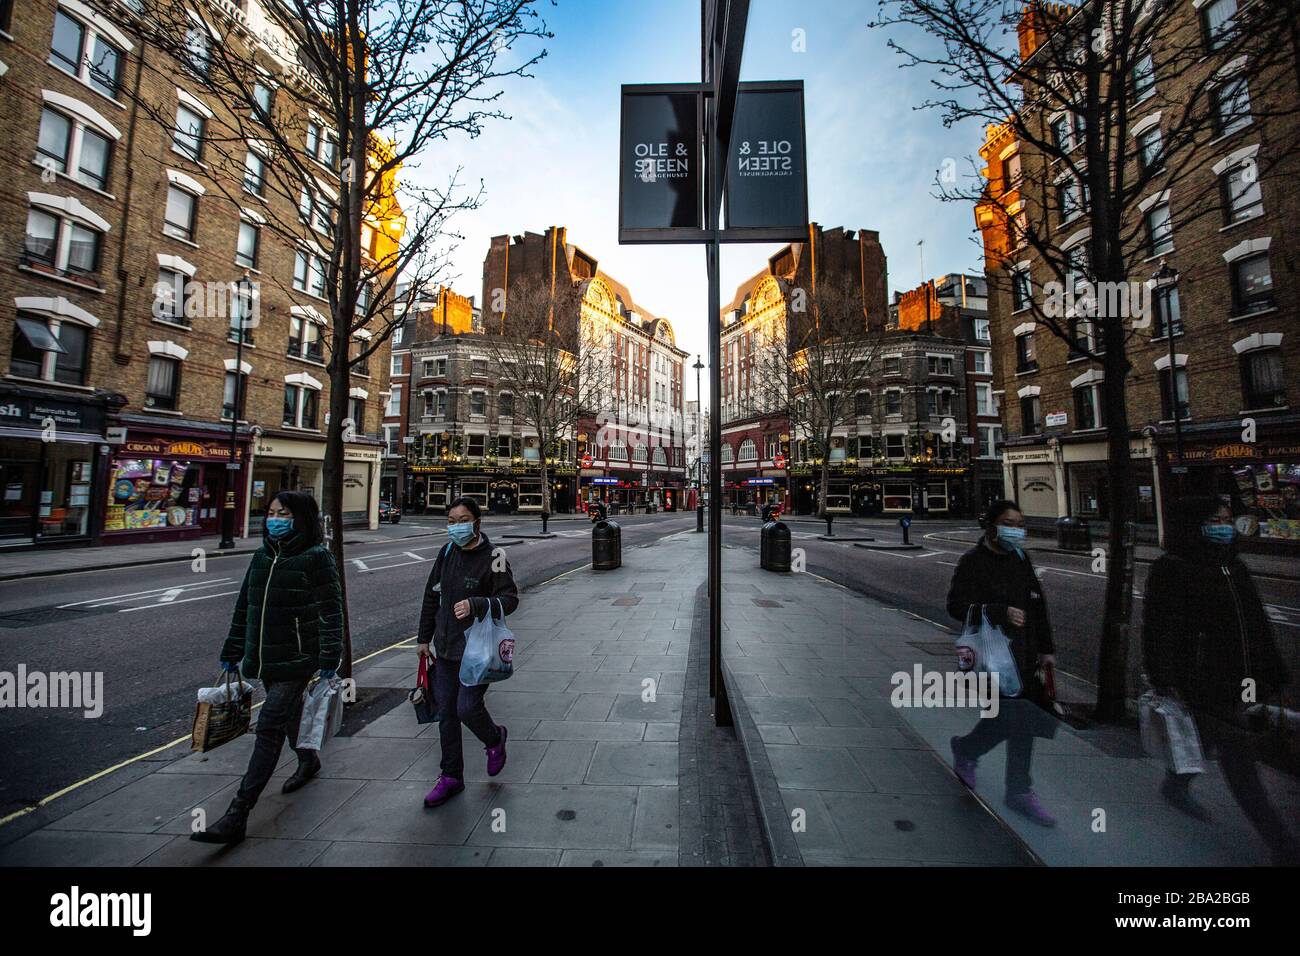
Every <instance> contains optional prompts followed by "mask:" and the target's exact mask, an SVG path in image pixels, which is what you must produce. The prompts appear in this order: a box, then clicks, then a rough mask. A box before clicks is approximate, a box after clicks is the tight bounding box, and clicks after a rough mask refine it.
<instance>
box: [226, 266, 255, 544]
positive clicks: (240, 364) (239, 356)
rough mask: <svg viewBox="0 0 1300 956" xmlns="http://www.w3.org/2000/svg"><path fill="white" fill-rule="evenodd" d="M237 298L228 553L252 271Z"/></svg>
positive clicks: (239, 283) (228, 476)
mask: <svg viewBox="0 0 1300 956" xmlns="http://www.w3.org/2000/svg"><path fill="white" fill-rule="evenodd" d="M234 285H235V295H234V299H233V301H232V304H231V308H232V309H234V310H238V321H237V322H235V323H233V327H234V330H235V394H234V399H233V404H232V407H231V409H230V460H229V461H228V462H226V500H225V503H224V505H223V507H222V510H221V541H219V542H218V543H217V547H218V548H219V549H221V550H227V549H230V548H233V547H234V546H235V482H236V481H238V480H239V473H240V461H239V413H240V412H241V411H243V407H244V403H243V397H244V336H245V334H246V330H247V328H248V326H249V324H250V323H251V321H252V316H251V314H250V313H251V312H252V310H253V281H252V280H251V279H250V278H249V277H248V272H247V271H245V272H244V275H243V276H242V277H241V278H240V279H239V280H238V281H237V282H235V284H234ZM232 317H233V316H232Z"/></svg>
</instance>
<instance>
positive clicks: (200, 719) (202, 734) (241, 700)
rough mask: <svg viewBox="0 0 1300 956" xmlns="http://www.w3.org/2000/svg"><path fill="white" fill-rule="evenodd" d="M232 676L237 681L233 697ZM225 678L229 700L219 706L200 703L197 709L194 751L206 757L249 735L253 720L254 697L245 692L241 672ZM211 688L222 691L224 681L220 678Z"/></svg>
mask: <svg viewBox="0 0 1300 956" xmlns="http://www.w3.org/2000/svg"><path fill="white" fill-rule="evenodd" d="M232 675H233V677H234V680H235V689H234V692H233V693H232V691H231V689H230V682H231V678H232ZM224 676H225V681H226V685H225V687H226V699H225V700H224V701H222V702H220V703H216V704H208V703H204V702H202V701H200V702H199V703H198V704H197V705H196V706H195V708H194V731H193V733H192V734H191V736H190V750H191V751H198V752H199V753H206V752H207V751H209V750H213V749H215V748H217V747H220V746H221V745H222V744H226V743H230V741H232V740H234V739H235V738H236V737H241V736H243V735H244V734H246V733H248V728H249V725H250V723H251V722H252V719H253V695H252V694H246V693H244V692H243V687H242V678H240V676H239V671H226V672H225V673H224ZM212 686H213V687H220V686H221V677H218V678H217V680H216V683H214V684H213V685H212Z"/></svg>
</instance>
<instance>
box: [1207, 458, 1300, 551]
mask: <svg viewBox="0 0 1300 956" xmlns="http://www.w3.org/2000/svg"><path fill="white" fill-rule="evenodd" d="M1225 471H1226V474H1224V475H1221V477H1220V485H1223V484H1229V488H1228V491H1229V493H1230V496H1231V498H1232V505H1233V507H1232V514H1233V517H1234V519H1235V523H1236V525H1237V532H1238V534H1240V535H1241V536H1242V537H1243V538H1247V539H1254V540H1259V541H1270V542H1275V541H1290V542H1300V462H1281V461H1275V462H1252V463H1250V464H1241V465H1233V466H1231V467H1229V468H1227V469H1225ZM1225 479H1226V481H1225Z"/></svg>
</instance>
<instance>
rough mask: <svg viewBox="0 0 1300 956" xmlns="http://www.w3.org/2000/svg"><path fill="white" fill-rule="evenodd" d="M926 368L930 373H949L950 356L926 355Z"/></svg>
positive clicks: (950, 372) (950, 371)
mask: <svg viewBox="0 0 1300 956" xmlns="http://www.w3.org/2000/svg"><path fill="white" fill-rule="evenodd" d="M925 365H926V370H927V371H928V372H929V373H930V374H931V375H951V374H952V358H951V356H947V355H927V356H926V357H925Z"/></svg>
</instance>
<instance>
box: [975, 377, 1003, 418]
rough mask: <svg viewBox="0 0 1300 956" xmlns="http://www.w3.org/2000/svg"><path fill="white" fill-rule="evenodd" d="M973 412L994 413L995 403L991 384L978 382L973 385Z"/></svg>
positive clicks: (978, 413)
mask: <svg viewBox="0 0 1300 956" xmlns="http://www.w3.org/2000/svg"><path fill="white" fill-rule="evenodd" d="M975 413H976V414H977V415H996V414H997V413H998V406H997V403H996V402H995V401H994V400H993V385H992V384H991V383H989V382H979V383H977V384H976V385H975Z"/></svg>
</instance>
